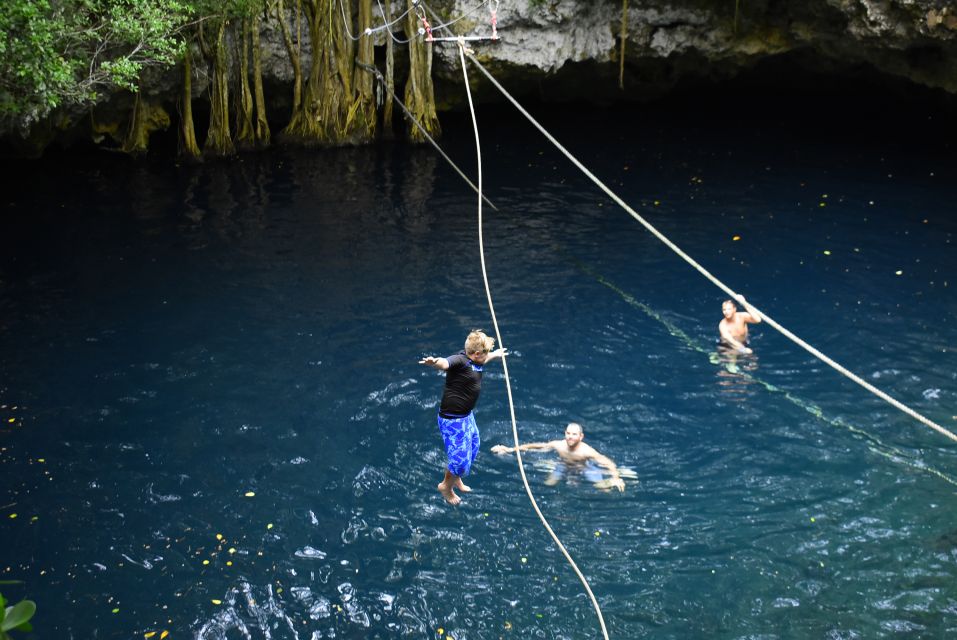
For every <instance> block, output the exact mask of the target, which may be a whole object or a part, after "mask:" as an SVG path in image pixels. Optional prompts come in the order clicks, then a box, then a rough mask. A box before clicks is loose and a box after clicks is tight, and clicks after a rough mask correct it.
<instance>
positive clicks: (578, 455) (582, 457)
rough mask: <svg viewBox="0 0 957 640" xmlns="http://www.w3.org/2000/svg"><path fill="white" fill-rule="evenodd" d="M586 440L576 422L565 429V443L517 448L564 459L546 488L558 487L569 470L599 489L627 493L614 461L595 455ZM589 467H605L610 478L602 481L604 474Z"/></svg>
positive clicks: (509, 450)
mask: <svg viewBox="0 0 957 640" xmlns="http://www.w3.org/2000/svg"><path fill="white" fill-rule="evenodd" d="M584 438H585V432H584V431H583V430H582V426H581V425H580V424H578V423H577V422H569V423H568V426H567V427H565V439H564V440H551V441H549V442H529V443H527V444H522V445H519V447H518V448H519V449H520V450H521V451H554V452H555V453H557V454H558V456H559V457H560V458H561V459H562V464H559V465H558V466H557V467H556V468H555V471H553V472H552V474H551V475H550V476H548V479H547V480H546V481H545V484H547V485H553V484H557V483H558V481H559V480H561V479H562V477H563V476H564V475H565V471H566V470H577V469H580V470H581V471H582V472H583V473H584V475H585V477H586V478H588V479H589V480H591V481H592V482H595V484H596V485H598V486H599V488H601V489H609V488H611V487H614V488H615V489H618V490H619V491H624V490H625V481H624V480H622V479H621V475H620V474H619V473H618V467H617V466H616V465H615V463H614V462H612V461H611V458H608V457H607V456H603V455H602V454H600V453H598V452H597V451H595V449H594V448H592V447H591V446H589V445H587V444H585V443H584V442H582V440H583V439H584ZM514 451H515V447H506V446H505V445H503V444H497V445H495V446H494V447H492V453H512V452H514ZM589 463H594V464H597V465H601V466H602V467H604V468H605V469H606V470H608V473H609V474H611V478H609V479H608V480H603V479H602V475H601V471H600V470H598V469H596V468H595V467H593V466H589Z"/></svg>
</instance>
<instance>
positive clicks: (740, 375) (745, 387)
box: [710, 345, 758, 401]
mask: <svg viewBox="0 0 957 640" xmlns="http://www.w3.org/2000/svg"><path fill="white" fill-rule="evenodd" d="M710 361H711V364H714V365H717V367H718V369H717V371H716V372H715V375H716V376H717V377H718V389H719V390H720V391H721V392H722V393H724V394H726V395H727V396H728V397H729V398H732V399H736V400H738V401H744V400H746V399H747V397H748V391H749V390H750V388H751V387H752V386H753V385H754V384H755V380H754V376H755V373H756V372H757V370H758V355H757V354H756V353H749V354H742V353H739V352H738V351H737V350H735V349H729V348H725V347H722V346H721V345H718V348H717V350H716V351H714V352H712V353H711V354H710Z"/></svg>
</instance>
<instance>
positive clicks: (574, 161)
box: [468, 54, 957, 442]
mask: <svg viewBox="0 0 957 640" xmlns="http://www.w3.org/2000/svg"><path fill="white" fill-rule="evenodd" d="M468 57H469V59H470V60H471V61H472V63H473V64H475V66H476V67H478V68H479V70H480V71H481V72H482V73H483V74H485V77H486V78H488V79H489V81H490V82H491V83H492V84H493V85H494V86H495V88H496V89H498V90H499V91H500V92H501V93H502V95H503V96H505V98H506V99H507V100H508V101H509V102H511V103H512V104H513V105H514V106H515V108H516V109H518V111H519V112H520V113H521V114H522V115H523V116H525V118H526V119H527V120H528V121H529V122H531V123H532V125H533V126H535V128H536V129H538V130H539V131H540V132H541V133H542V135H544V136H545V138H547V139H548V141H549V142H551V143H552V144H553V145H555V147H556V148H557V149H558V150H559V151H561V152H562V154H564V156H565V157H566V158H568V159H569V160H570V161H571V162H572V164H574V165H575V166H576V167H578V169H579V170H581V172H582V173H584V174H585V175H586V176H587V177H588V178H589V179H590V180H591V181H592V182H594V183H595V185H596V186H598V188H599V189H601V190H602V191H604V192H605V194H606V195H607V196H608V197H609V198H611V199H612V200H613V201H614V202H615V203H616V204H618V206H620V207H621V208H622V209H624V210H625V211H626V212H628V214H629V215H630V216H631V217H632V218H634V219H635V220H637V221H638V222H639V223H641V225H642V226H643V227H644V228H645V229H647V230H648V231H650V232H651V233H652V234H653V235H654V236H655V237H656V238H658V239H659V240H661V242H663V243H664V244H665V245H666V246H667V247H668V248H669V249H671V250H672V251H674V252H675V253H676V254H678V256H680V257H681V258H682V259H683V260H684V261H685V262H687V263H688V264H689V265H691V266H692V267H694V268H695V269H697V270H698V272H699V273H700V274H701V275H703V276H704V277H705V278H707V279H708V280H710V281H711V283H712V284H714V285H715V286H716V287H718V288H719V289H721V290H722V291H724V292H725V293H727V294H728V295H729V296H731V298H732V299H735V300H737V299H738V295H737V294H736V293H735V292H734V291H732V290H731V288H730V287H729V286H727V285H726V284H724V283H723V282H721V281H720V280H718V279H717V278H716V277H715V276H713V275H712V274H711V273H710V272H709V271H708V270H707V269H705V268H704V267H702V266H701V265H700V264H698V263H697V262H696V261H695V260H694V259H693V258H691V256H689V255H688V254H686V253H685V252H684V251H682V250H681V249H680V248H679V247H678V246H677V245H676V244H675V243H673V242H672V241H671V240H669V239H668V238H667V237H666V236H665V235H664V234H663V233H661V232H660V231H658V229H656V228H655V227H654V226H652V224H651V223H650V222H648V221H647V220H645V219H644V218H642V217H641V216H640V215H639V214H638V213H637V212H636V211H635V210H634V209H632V208H631V207H630V206H628V204H627V203H626V202H625V201H624V200H622V199H621V198H620V197H619V196H618V195H617V194H616V193H615V192H614V191H612V190H611V189H610V188H609V187H608V186H607V185H605V183H604V182H602V181H601V180H599V179H598V178H597V177H596V176H595V174H593V173H592V172H591V171H589V170H588V168H586V167H585V165H583V164H582V163H581V162H579V161H578V159H577V158H576V157H575V156H573V155H572V154H571V152H569V151H568V149H566V148H565V147H563V146H562V145H561V143H560V142H558V140H556V139H555V138H554V137H553V136H552V135H551V134H550V133H549V132H548V131H547V130H546V129H545V128H544V127H543V126H542V125H541V124H539V123H538V121H537V120H535V118H533V117H532V116H531V114H529V113H528V111H526V110H525V109H524V108H523V107H522V105H521V104H519V103H518V101H517V100H515V98H513V97H512V95H511V94H510V93H509V92H508V91H506V90H505V88H504V87H503V86H502V85H501V84H499V82H498V81H497V80H496V79H495V78H494V77H493V76H492V74H490V73H489V72H488V71H487V70H486V69H485V67H483V66H482V64H481V63H480V62H479V61H478V60H476V59H475V56H473V55H472V54H468ZM748 304H749V305H750V306H752V307H754V308H755V310H756V311H758V313H760V314H761V317H762V318H763V319H764V320H765V321H767V323H768V324H769V325H771V326H772V327H774V328H775V329H777V330H778V332H780V333H781V334H782V335H783V336H785V337H786V338H788V339H790V340H791V341H792V342H794V343H795V344H796V345H798V346H799V347H801V348H802V349H804V350H805V351H807V352H808V353H810V354H811V355H813V356H814V357H816V358H818V359H819V360H821V361H822V362H824V363H826V364H828V365H830V366H831V367H832V368H833V369H834V370H836V371H837V372H838V373H840V374H842V375H844V376H846V377H847V378H848V379H850V380H852V381H854V382H856V383H857V384H859V385H860V386H862V387H864V388H865V389H867V390H868V391H870V392H871V393H873V394H874V395H876V396H877V397H878V398H881V399H882V400H884V401H885V402H888V403H889V404H891V405H892V406H894V407H896V408H898V409H900V410H901V411H903V412H904V413H906V414H907V415H909V416H911V417H912V418H914V419H915V420H917V421H919V422H922V423H923V424H925V425H926V426H928V427H930V428H931V429H933V430H934V431H936V432H938V433H940V434H941V435H943V436H945V437H947V438H950V439H951V440H952V441H954V442H957V435H954V434H953V433H952V432H951V431H949V430H947V429H945V428H944V427H942V426H940V425H939V424H937V423H936V422H934V421H933V420H930V419H929V418H926V417H924V416H923V415H921V414H919V413H917V412H916V411H914V410H913V409H911V408H910V407H908V406H907V405H905V404H903V403H902V402H899V401H898V400H896V399H894V398H892V397H891V396H889V395H888V394H886V393H884V392H883V391H881V390H880V389H878V388H877V387H875V386H874V385H872V384H871V383H869V382H867V381H866V380H864V379H863V378H861V377H860V376H858V375H857V374H856V373H854V372H852V371H849V370H848V369H846V368H844V367H843V366H841V365H840V364H838V363H837V362H835V361H834V360H832V359H831V358H829V357H828V356H826V355H824V354H823V353H821V352H820V351H818V350H817V349H815V348H814V347H812V346H811V345H809V344H808V343H807V342H805V341H804V340H802V339H801V338H799V337H797V336H796V335H794V334H793V333H791V332H790V331H789V330H788V329H786V328H784V327H783V326H781V325H780V324H778V323H777V322H776V321H775V320H774V319H773V318H771V317H770V316H768V315H767V314H765V313H764V312H763V311H761V310H760V309H758V308H757V307H755V306H754V305H753V304H751V303H750V302H749V303H748Z"/></svg>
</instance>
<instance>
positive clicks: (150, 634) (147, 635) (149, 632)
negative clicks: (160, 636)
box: [143, 631, 156, 638]
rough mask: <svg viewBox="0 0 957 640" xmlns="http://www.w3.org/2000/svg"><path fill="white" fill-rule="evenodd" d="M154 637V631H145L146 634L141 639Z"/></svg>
mask: <svg viewBox="0 0 957 640" xmlns="http://www.w3.org/2000/svg"><path fill="white" fill-rule="evenodd" d="M155 635H156V632H155V631H147V632H146V633H144V634H143V637H144V638H152V637H153V636H155Z"/></svg>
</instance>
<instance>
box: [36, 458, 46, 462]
mask: <svg viewBox="0 0 957 640" xmlns="http://www.w3.org/2000/svg"><path fill="white" fill-rule="evenodd" d="M46 461H47V460H46V458H37V462H46Z"/></svg>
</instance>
